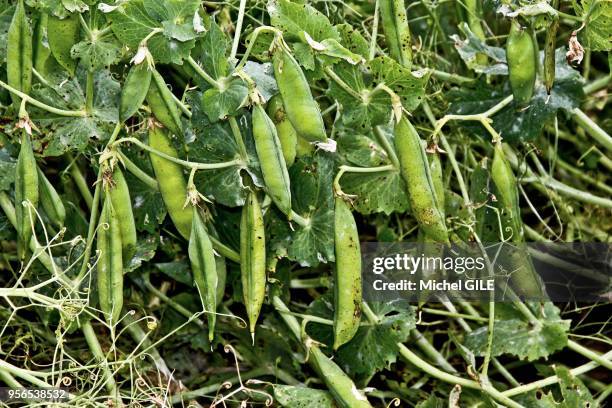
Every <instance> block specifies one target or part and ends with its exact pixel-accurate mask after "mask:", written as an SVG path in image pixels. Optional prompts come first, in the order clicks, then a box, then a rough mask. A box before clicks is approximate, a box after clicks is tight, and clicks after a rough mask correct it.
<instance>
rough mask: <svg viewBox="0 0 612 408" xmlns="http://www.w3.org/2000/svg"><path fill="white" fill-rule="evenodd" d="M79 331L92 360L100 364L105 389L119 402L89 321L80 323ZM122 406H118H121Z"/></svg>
mask: <svg viewBox="0 0 612 408" xmlns="http://www.w3.org/2000/svg"><path fill="white" fill-rule="evenodd" d="M81 331H82V332H83V335H84V336H85V341H86V342H87V345H88V346H89V349H90V350H91V352H92V353H93V355H94V358H95V359H96V360H97V361H98V362H99V363H101V364H102V372H103V374H104V378H105V380H106V381H105V383H104V385H105V386H106V389H107V390H108V392H109V393H110V394H111V395H112V396H113V398H115V399H117V400H118V401H120V396H119V393H118V390H117V384H116V383H115V379H114V378H113V374H112V373H111V371H110V369H109V367H108V361H107V360H106V357H105V356H104V352H103V351H102V347H101V346H100V342H99V341H98V338H97V337H96V333H95V332H94V329H93V326H92V325H91V321H89V320H86V321H84V322H82V323H81ZM121 405H122V404H119V406H121Z"/></svg>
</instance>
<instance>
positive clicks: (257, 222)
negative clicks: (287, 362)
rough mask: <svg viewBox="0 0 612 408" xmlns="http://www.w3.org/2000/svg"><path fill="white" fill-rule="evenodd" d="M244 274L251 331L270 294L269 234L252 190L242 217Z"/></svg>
mask: <svg viewBox="0 0 612 408" xmlns="http://www.w3.org/2000/svg"><path fill="white" fill-rule="evenodd" d="M240 274H241V277H242V294H243V299H244V306H245V307H246V311H247V316H248V319H249V331H250V332H251V336H253V339H254V338H255V325H256V324H257V318H258V317H259V312H260V311H261V306H262V305H263V302H264V298H265V296H266V238H265V233H264V221H263V214H262V212H261V207H260V205H259V201H258V200H257V196H256V195H255V193H252V192H251V193H249V195H248V197H247V200H246V203H245V204H244V206H243V207H242V217H241V219H240Z"/></svg>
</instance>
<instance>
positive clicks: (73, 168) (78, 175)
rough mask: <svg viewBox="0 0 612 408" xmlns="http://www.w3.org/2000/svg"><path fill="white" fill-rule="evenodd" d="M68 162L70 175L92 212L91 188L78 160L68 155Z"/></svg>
mask: <svg viewBox="0 0 612 408" xmlns="http://www.w3.org/2000/svg"><path fill="white" fill-rule="evenodd" d="M67 157H68V160H69V161H70V167H69V171H70V175H71V176H72V180H73V181H74V184H76V186H77V188H78V189H79V192H80V193H81V196H82V197H83V199H84V200H85V204H87V208H89V210H90V211H91V207H92V204H93V196H92V195H91V191H89V186H88V185H87V181H86V180H85V177H84V176H83V173H82V172H81V169H80V168H79V166H78V164H77V162H76V159H75V158H73V157H72V155H71V154H68V156H67Z"/></svg>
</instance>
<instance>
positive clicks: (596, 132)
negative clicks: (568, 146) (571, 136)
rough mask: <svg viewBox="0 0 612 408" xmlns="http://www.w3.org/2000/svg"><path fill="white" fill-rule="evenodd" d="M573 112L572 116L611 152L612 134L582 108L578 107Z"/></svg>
mask: <svg viewBox="0 0 612 408" xmlns="http://www.w3.org/2000/svg"><path fill="white" fill-rule="evenodd" d="M572 113H573V115H572V118H573V119H574V120H575V121H576V123H577V124H578V125H579V126H580V127H582V128H583V129H584V130H586V132H587V133H588V134H589V135H591V137H592V138H593V139H595V141H596V142H598V143H599V144H600V145H602V146H603V147H604V148H606V149H607V150H608V151H609V152H612V136H610V135H609V134H608V133H607V132H606V131H605V130H603V129H602V128H600V127H599V125H597V123H595V122H593V120H592V119H591V118H590V117H588V116H587V115H586V114H585V113H584V112H583V111H581V110H580V109H578V108H576V109H574V110H573V112H572Z"/></svg>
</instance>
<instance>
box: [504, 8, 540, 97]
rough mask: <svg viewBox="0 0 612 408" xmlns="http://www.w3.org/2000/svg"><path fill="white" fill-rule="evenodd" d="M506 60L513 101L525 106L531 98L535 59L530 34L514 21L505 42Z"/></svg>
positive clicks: (533, 45)
mask: <svg viewBox="0 0 612 408" xmlns="http://www.w3.org/2000/svg"><path fill="white" fill-rule="evenodd" d="M506 60H507V63H508V76H509V79H510V87H511V88H512V95H514V101H515V102H516V103H517V104H518V106H521V107H522V106H526V105H527V104H529V101H531V97H532V96H533V90H534V86H535V80H536V74H537V59H536V54H535V44H534V43H533V37H532V35H531V33H530V32H529V30H526V29H523V28H522V27H521V25H520V24H519V23H518V21H516V20H512V24H511V26H510V34H509V35H508V40H507V41H506Z"/></svg>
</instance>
